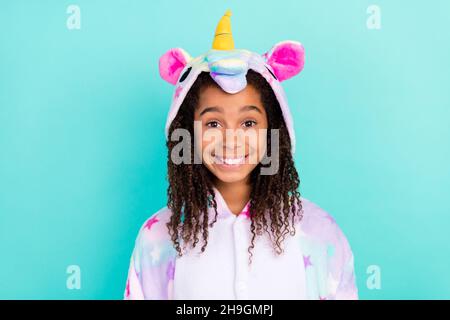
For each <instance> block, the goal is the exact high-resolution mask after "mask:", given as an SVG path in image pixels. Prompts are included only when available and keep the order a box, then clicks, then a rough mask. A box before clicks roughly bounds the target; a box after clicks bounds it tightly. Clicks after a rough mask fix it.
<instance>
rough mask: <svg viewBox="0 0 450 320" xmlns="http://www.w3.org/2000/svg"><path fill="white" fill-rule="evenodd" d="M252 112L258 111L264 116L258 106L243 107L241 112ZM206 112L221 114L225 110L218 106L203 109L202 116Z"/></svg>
mask: <svg viewBox="0 0 450 320" xmlns="http://www.w3.org/2000/svg"><path fill="white" fill-rule="evenodd" d="M252 110H255V111H257V112H259V113H261V114H262V112H261V110H260V109H259V108H258V107H257V106H253V105H248V106H243V107H241V109H240V110H239V112H244V111H252ZM206 112H220V113H223V108H221V107H218V106H213V107H206V108H205V109H203V111H202V112H200V116H201V115H204V114H205V113H206Z"/></svg>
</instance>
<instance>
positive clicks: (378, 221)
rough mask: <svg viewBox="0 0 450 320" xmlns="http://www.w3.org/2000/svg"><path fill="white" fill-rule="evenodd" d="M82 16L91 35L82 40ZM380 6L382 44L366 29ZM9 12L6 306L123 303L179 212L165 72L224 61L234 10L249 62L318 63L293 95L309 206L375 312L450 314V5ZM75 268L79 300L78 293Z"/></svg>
mask: <svg viewBox="0 0 450 320" xmlns="http://www.w3.org/2000/svg"><path fill="white" fill-rule="evenodd" d="M70 4H76V5H78V6H80V9H81V29H80V30H68V29H67V28H66V20H67V18H68V16H69V14H67V13H66V9H67V6H68V5H70ZM371 4H376V5H379V6H380V8H381V26H382V27H381V29H380V30H369V29H367V27H366V20H367V18H368V14H367V13H366V9H367V7H368V6H369V5H371ZM0 6H1V9H0V35H1V36H0V37H1V38H0V40H1V42H0V43H1V48H0V259H1V264H0V298H2V299H16V298H20V299H121V298H122V295H123V291H124V287H125V280H126V273H127V271H128V264H129V258H130V255H131V250H132V248H133V244H134V240H135V237H136V235H137V232H138V228H139V227H140V226H141V224H142V223H143V222H144V220H145V219H146V218H148V217H149V216H150V215H152V214H153V213H154V212H156V211H157V210H158V209H159V208H161V207H162V206H164V205H165V201H166V188H167V181H166V178H165V176H166V148H165V141H164V131H163V129H164V124H165V120H166V115H167V111H168V107H169V104H170V99H171V94H172V90H173V88H172V87H171V86H170V85H168V84H167V83H165V82H164V81H163V80H161V79H160V78H159V74H158V69H157V64H158V59H159V57H160V56H161V55H162V54H163V53H164V52H165V51H166V50H168V49H169V48H172V47H182V48H184V49H186V50H187V51H188V52H189V53H190V54H191V55H193V56H197V55H199V54H201V53H203V52H204V51H206V50H207V49H209V48H210V46H211V43H212V36H213V33H214V29H215V27H216V24H217V22H218V21H219V19H220V17H221V16H222V15H223V13H224V12H225V10H226V9H227V8H230V9H231V10H232V11H233V17H232V28H233V33H234V39H235V43H236V47H241V48H247V49H251V50H253V51H256V52H260V53H264V52H265V51H267V50H268V49H270V47H271V46H272V45H273V44H275V43H277V42H278V41H281V40H286V39H292V40H298V41H301V42H302V43H303V44H304V46H305V50H306V64H305V69H304V71H303V72H302V73H301V75H300V76H298V77H295V78H293V79H291V80H288V81H286V82H285V89H286V92H287V96H288V99H289V103H290V106H291V108H292V110H293V113H294V116H295V125H296V134H297V140H298V143H297V150H298V151H297V153H296V164H297V168H298V170H299V173H300V177H301V181H302V182H301V184H302V185H301V189H300V191H301V193H302V195H303V196H304V197H306V198H308V199H310V200H312V201H314V202H315V203H317V204H318V205H319V206H321V207H322V208H324V209H325V210H327V211H328V212H329V213H331V214H332V215H333V216H334V217H335V218H336V220H337V221H338V223H339V225H340V226H341V228H342V229H343V230H344V232H345V234H346V235H347V237H348V239H349V241H350V244H351V246H352V249H353V251H354V255H355V270H356V276H357V280H358V286H359V292H360V297H361V298H362V299H403V298H405V299H406V298H407V299H421V298H424V299H437V298H446V299H449V298H450V272H449V270H450V254H449V251H450V250H449V249H450V245H449V243H450V235H449V234H450V233H449V232H448V230H449V228H450V218H449V216H450V215H449V214H450V203H449V201H448V198H449V190H450V170H449V163H450V148H449V137H450V128H449V123H450V121H449V120H450V119H449V118H450V93H449V80H450V76H449V65H450V62H449V57H450V42H449V41H448V30H449V19H448V15H449V14H450V2H448V1H427V2H425V1H424V2H421V3H419V2H411V1H400V0H399V1H374V2H373V1H364V0H360V1H356V0H353V1H345V2H344V1H298V0H295V1H294V0H293V1H286V0H280V1H266V2H264V1H215V2H214V3H213V2H211V1H93V0H90V1H81V0H80V1H74V2H70V1H1V2H0ZM256 8H257V10H256ZM73 264H74V265H79V266H80V268H81V289H80V290H68V289H67V288H66V279H67V277H68V275H67V274H66V268H67V266H69V265H73ZM370 265H378V266H379V267H380V268H381V289H380V290H369V289H368V288H367V286H366V279H367V277H368V275H367V274H366V270H367V268H368V266H370Z"/></svg>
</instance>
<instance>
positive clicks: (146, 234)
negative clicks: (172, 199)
mask: <svg viewBox="0 0 450 320" xmlns="http://www.w3.org/2000/svg"><path fill="white" fill-rule="evenodd" d="M171 215H172V211H171V210H170V209H169V208H168V207H167V206H165V207H162V208H161V209H159V210H158V211H157V212H155V213H154V214H152V215H151V216H149V217H148V218H147V219H146V220H145V221H144V223H142V225H141V227H140V228H139V233H138V236H137V238H136V245H137V246H139V247H147V246H149V245H152V246H154V245H156V244H166V243H167V242H170V241H171V237H170V234H169V229H168V227H167V223H168V222H169V221H170V217H171Z"/></svg>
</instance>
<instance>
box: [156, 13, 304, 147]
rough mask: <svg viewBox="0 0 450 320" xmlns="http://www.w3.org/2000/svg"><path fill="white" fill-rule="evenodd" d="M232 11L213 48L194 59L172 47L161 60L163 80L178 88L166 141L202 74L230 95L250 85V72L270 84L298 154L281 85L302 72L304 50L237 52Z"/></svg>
mask: <svg viewBox="0 0 450 320" xmlns="http://www.w3.org/2000/svg"><path fill="white" fill-rule="evenodd" d="M230 17H231V12H230V11H229V10H228V11H227V12H226V13H225V15H224V16H223V17H222V18H221V19H220V21H219V23H218V25H217V28H216V31H215V35H214V40H213V45H212V49H210V50H209V51H207V52H206V53H204V54H202V55H200V56H198V57H196V58H193V57H191V56H190V55H189V53H188V52H187V51H186V50H184V49H182V48H173V49H170V50H168V51H167V52H166V53H164V54H163V55H162V56H161V58H160V59H159V73H160V75H161V77H162V78H163V79H164V80H166V81H167V82H169V83H170V84H172V85H174V86H175V91H174V94H173V100H172V104H171V106H170V110H169V114H168V116H167V121H166V125H165V135H166V139H167V140H168V139H169V128H170V124H171V123H172V121H173V119H174V118H175V116H176V115H177V113H178V110H179V108H180V106H181V104H182V102H183V100H184V98H185V97H186V94H187V93H188V92H189V89H190V88H191V87H192V85H193V84H194V82H195V80H196V79H197V77H198V75H199V74H200V73H201V72H203V71H204V72H209V73H210V75H211V77H212V78H213V79H214V81H215V82H216V83H217V84H218V85H219V86H220V87H221V88H222V90H224V91H225V92H227V93H230V94H234V93H238V92H240V91H241V90H243V89H244V88H245V87H246V85H247V80H246V74H247V71H248V70H249V69H252V70H253V71H256V72H258V73H259V74H261V75H262V76H263V77H264V78H265V79H266V81H267V82H268V83H269V84H270V86H271V88H272V90H273V91H274V93H275V96H276V98H277V100H278V102H279V104H280V107H281V111H282V113H283V119H284V122H285V124H286V127H287V129H288V133H289V137H290V139H291V152H292V154H294V152H295V132H294V124H293V119H292V115H291V112H290V109H289V106H288V103H287V99H286V95H285V92H284V90H283V87H282V86H281V82H282V81H284V80H287V79H289V78H291V77H293V76H295V75H297V74H298V73H300V71H302V69H303V65H304V60H305V58H304V56H305V54H304V49H303V46H302V44H301V43H300V42H297V41H290V40H287V41H282V42H279V43H277V44H275V45H274V46H273V47H272V48H271V49H270V50H269V51H267V52H266V53H264V54H258V53H255V52H251V51H249V50H245V49H235V48H234V40H233V35H232V32H231V19H230Z"/></svg>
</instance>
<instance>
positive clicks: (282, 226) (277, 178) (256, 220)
mask: <svg viewBox="0 0 450 320" xmlns="http://www.w3.org/2000/svg"><path fill="white" fill-rule="evenodd" d="M247 83H248V85H251V86H253V87H254V88H255V89H256V90H257V91H258V92H259V93H260V98H261V102H262V104H263V106H264V108H265V110H266V114H267V120H268V129H267V154H269V153H270V147H271V134H270V133H271V130H270V129H279V169H278V171H277V173H276V174H272V175H261V174H260V170H261V166H263V165H262V164H261V163H259V164H258V165H257V166H256V167H255V168H254V169H253V171H252V172H251V173H250V181H251V186H252V187H251V193H250V206H249V209H250V212H249V216H250V220H251V227H250V230H251V233H252V238H251V244H250V246H249V248H248V252H249V254H250V256H249V263H250V264H251V260H252V256H253V253H252V250H253V248H254V247H255V239H256V236H257V235H258V236H260V235H262V233H263V231H264V232H266V233H267V234H268V235H269V237H270V239H271V242H272V244H273V248H274V251H275V253H276V254H278V255H279V254H281V253H282V252H283V248H282V242H283V241H284V239H285V237H286V235H287V234H288V233H290V234H291V235H292V236H293V235H294V234H295V226H294V223H295V217H296V216H297V217H299V218H300V219H301V218H302V217H303V215H302V203H301V200H300V192H299V191H298V188H299V185H300V180H299V177H298V173H297V170H296V168H295V166H294V160H293V158H292V154H291V140H290V138H289V134H288V131H287V128H286V125H285V122H284V119H283V116H282V112H281V109H280V105H279V103H278V100H277V98H276V96H275V94H274V92H273V90H272V88H271V87H270V85H269V84H268V83H267V81H266V80H265V79H264V78H263V77H262V76H261V75H260V74H259V73H257V72H255V71H253V70H249V71H248V72H247ZM208 86H217V84H216V83H215V82H214V80H213V79H212V78H211V76H210V74H209V73H208V72H202V73H201V74H199V76H198V78H197V79H196V81H195V83H194V84H193V85H192V87H191V89H190V90H189V92H188V93H187V95H186V97H185V99H184V101H183V103H182V105H181V106H180V109H179V112H178V114H177V115H176V117H175V119H174V120H173V121H172V123H171V126H170V127H169V137H171V136H172V132H173V131H174V130H175V129H177V128H184V129H186V130H188V131H189V133H190V135H191V137H194V112H195V110H196V108H197V107H198V101H199V96H200V94H201V90H202V89H204V88H206V87H208ZM176 144H177V142H176V141H171V139H168V141H167V148H168V161H167V166H168V180H169V187H168V190H167V195H168V203H167V207H168V208H169V209H171V211H172V215H171V217H170V221H169V222H168V223H167V227H168V229H169V233H170V236H171V239H172V242H173V244H174V247H175V249H176V250H177V252H178V255H179V256H182V255H183V253H182V249H181V243H183V244H184V245H183V247H185V245H186V244H190V245H191V247H195V246H196V245H197V243H198V242H199V237H202V238H203V245H202V247H201V252H204V250H205V248H206V246H207V244H208V231H209V227H212V226H213V225H214V223H215V222H216V221H217V203H216V201H215V199H214V190H213V182H212V181H213V175H212V173H211V172H210V171H209V170H208V169H207V168H206V166H204V165H203V164H197V163H194V159H193V158H194V150H193V149H194V147H193V145H194V143H191V146H192V150H191V161H190V163H189V164H186V163H181V164H175V163H173V161H171V154H172V149H173V148H174V146H175V145H176ZM209 207H212V208H213V209H214V211H215V217H214V220H213V221H209V220H210V219H209V214H208V208H209ZM269 228H270V232H269Z"/></svg>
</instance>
